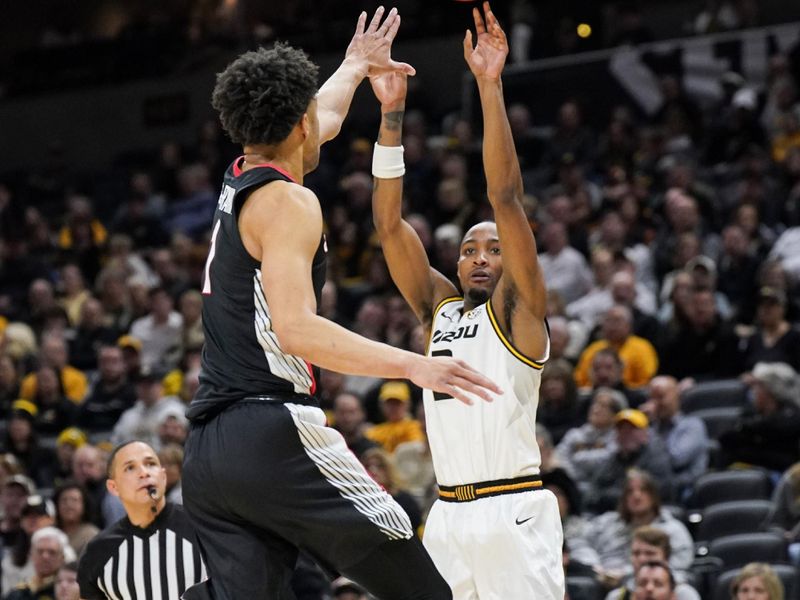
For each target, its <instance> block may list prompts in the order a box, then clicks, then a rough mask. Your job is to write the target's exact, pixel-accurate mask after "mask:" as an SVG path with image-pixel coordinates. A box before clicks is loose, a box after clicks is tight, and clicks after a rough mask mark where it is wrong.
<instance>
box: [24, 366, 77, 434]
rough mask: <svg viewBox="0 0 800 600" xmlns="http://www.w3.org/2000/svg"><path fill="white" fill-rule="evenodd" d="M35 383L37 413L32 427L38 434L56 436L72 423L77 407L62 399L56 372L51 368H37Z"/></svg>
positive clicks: (62, 395) (62, 394) (64, 398)
mask: <svg viewBox="0 0 800 600" xmlns="http://www.w3.org/2000/svg"><path fill="white" fill-rule="evenodd" d="M36 383H37V385H36V396H35V397H34V404H35V405H36V408H37V409H38V412H37V414H36V419H35V421H34V425H33V427H34V429H35V430H36V433H38V434H42V435H49V436H52V435H56V434H58V433H60V432H61V431H63V430H64V429H66V428H67V427H69V426H71V425H72V424H73V423H74V421H75V415H76V413H77V412H78V407H77V406H75V403H73V402H70V401H69V400H67V398H66V397H64V392H63V390H62V389H61V382H60V381H59V379H58V372H56V370H55V369H53V368H52V367H49V366H47V365H42V366H41V367H39V369H38V370H37V371H36Z"/></svg>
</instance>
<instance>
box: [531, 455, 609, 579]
mask: <svg viewBox="0 0 800 600" xmlns="http://www.w3.org/2000/svg"><path fill="white" fill-rule="evenodd" d="M542 487H543V488H545V489H547V490H550V491H551V492H552V493H553V494H555V497H556V500H557V501H558V512H559V515H560V517H561V527H562V528H563V530H564V540H566V541H568V542H569V550H570V556H571V558H572V559H573V560H574V561H575V562H577V563H581V564H587V565H588V564H595V563H596V561H597V553H596V552H595V551H594V549H593V548H592V547H591V546H589V545H588V544H587V542H586V530H587V528H588V526H589V521H588V520H587V519H586V518H585V517H583V516H582V515H581V493H580V491H579V490H578V487H577V486H576V485H575V482H574V481H573V480H572V478H571V477H570V476H569V475H568V474H567V472H566V471H565V470H564V469H555V470H552V471H548V472H546V473H544V472H543V473H542Z"/></svg>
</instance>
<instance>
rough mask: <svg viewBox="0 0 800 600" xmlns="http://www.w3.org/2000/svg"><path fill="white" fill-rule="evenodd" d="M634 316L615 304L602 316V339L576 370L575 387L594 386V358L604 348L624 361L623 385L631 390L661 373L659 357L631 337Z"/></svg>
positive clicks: (650, 347)
mask: <svg viewBox="0 0 800 600" xmlns="http://www.w3.org/2000/svg"><path fill="white" fill-rule="evenodd" d="M632 330H633V315H632V313H631V310H630V309H629V308H628V307H627V306H623V305H621V304H616V305H614V306H612V307H611V308H610V309H608V311H607V312H606V314H605V315H604V316H603V324H602V335H603V337H602V338H601V339H599V340H597V341H596V342H593V343H591V344H589V346H588V347H587V348H586V349H585V350H584V351H583V353H582V354H581V356H580V358H579V359H578V366H577V367H575V373H574V375H575V383H576V384H577V385H578V387H581V388H585V387H589V386H591V385H592V382H591V379H590V376H589V370H590V367H591V364H592V359H593V358H594V355H595V354H596V353H597V352H598V351H599V350H601V349H602V348H613V349H614V350H616V351H617V354H619V357H620V359H621V360H622V365H623V366H622V381H623V383H624V384H625V385H626V386H627V387H629V388H639V387H642V386H644V385H647V383H648V382H649V381H650V380H651V379H652V378H653V376H654V375H655V374H656V373H657V372H658V354H657V353H656V349H655V348H654V347H653V345H652V344H651V343H650V342H648V341H647V340H646V339H644V338H641V337H639V336H636V335H632V333H631V332H632Z"/></svg>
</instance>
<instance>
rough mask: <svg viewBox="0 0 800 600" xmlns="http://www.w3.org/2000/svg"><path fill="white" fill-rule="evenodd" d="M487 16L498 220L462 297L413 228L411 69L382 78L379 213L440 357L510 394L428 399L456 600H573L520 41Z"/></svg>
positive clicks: (431, 547) (397, 269)
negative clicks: (517, 92)
mask: <svg viewBox="0 0 800 600" xmlns="http://www.w3.org/2000/svg"><path fill="white" fill-rule="evenodd" d="M483 11H484V15H481V13H480V11H478V9H475V10H474V11H473V16H474V19H475V28H476V30H477V45H476V46H475V47H474V48H473V39H472V33H471V32H469V31H468V32H467V34H466V37H465V38H464V57H465V59H466V61H467V64H468V65H469V68H470V70H471V71H472V73H473V74H474V76H475V79H476V81H477V83H478V90H479V93H480V99H481V106H482V111H483V120H484V128H485V130H484V138H483V162H484V168H485V171H486V180H487V187H488V189H487V192H488V197H489V202H490V203H491V206H492V208H493V210H494V216H495V219H496V223H493V222H484V223H479V224H477V225H475V226H474V227H472V228H471V229H470V230H469V231H468V232H467V233H466V235H465V236H464V239H463V240H462V242H461V250H460V256H459V260H458V278H459V282H460V284H461V287H462V289H463V292H464V294H463V297H462V296H460V295H459V294H458V291H457V290H456V288H455V287H454V286H453V285H452V284H451V283H450V282H449V281H448V280H447V279H446V278H445V277H444V276H443V275H442V274H440V273H438V272H437V271H436V270H434V269H432V268H431V267H430V263H429V261H428V257H427V256H426V254H425V250H424V248H423V246H422V243H421V242H420V240H419V238H418V237H417V235H416V233H415V232H414V230H413V229H412V228H411V226H410V225H409V224H408V223H406V222H405V221H404V220H403V219H402V215H401V199H402V174H403V172H404V166H403V158H402V152H403V150H402V146H401V145H400V143H401V136H402V120H403V114H404V111H405V97H406V76H405V75H404V74H402V73H399V72H384V73H381V74H378V75H374V76H373V77H371V79H370V81H371V84H372V88H373V91H374V93H375V95H376V96H377V98H378V100H379V101H380V102H381V113H382V119H381V126H380V133H379V136H378V143H377V144H376V147H375V155H374V158H373V175H374V176H375V178H376V179H375V190H374V195H373V213H374V220H375V225H376V228H377V230H378V233H379V236H380V239H381V243H382V245H383V250H384V253H385V256H386V260H387V262H388V265H389V269H390V272H391V275H392V278H393V279H394V281H395V283H396V284H397V286H398V288H399V289H400V291H401V292H402V294H403V296H404V297H405V298H406V300H407V301H408V303H409V304H410V305H411V307H412V309H413V310H414V312H415V313H416V315H417V317H418V318H419V319H420V321H421V322H422V323H423V324H424V325H425V326H426V327H428V328H429V330H430V334H431V337H430V342H429V347H428V355H429V356H452V357H454V358H459V359H463V360H465V361H467V362H468V363H469V364H472V365H475V366H476V367H477V368H478V370H479V371H481V372H482V373H483V374H484V375H486V376H487V377H488V378H489V379H492V380H494V381H496V382H498V383H499V385H500V387H502V388H503V389H504V390H505V393H504V394H503V395H502V396H501V397H499V398H497V399H495V401H494V402H492V403H485V402H481V403H476V404H474V405H472V406H467V405H465V404H463V403H461V402H458V401H457V400H455V399H454V398H453V397H452V396H450V395H448V394H446V393H440V392H436V391H430V390H425V392H424V400H425V413H426V420H427V430H428V436H429V438H430V445H431V451H432V453H433V463H434V468H435V471H436V477H437V480H438V483H439V488H440V498H439V500H438V501H437V502H436V504H435V505H434V506H433V508H432V510H431V512H430V515H429V517H428V522H427V525H426V528H425V537H424V543H425V546H426V548H427V549H428V551H429V552H430V554H431V556H432V558H433V559H434V562H435V564H436V566H437V568H438V569H439V571H440V572H441V573H442V574H443V575H444V577H445V579H446V580H447V582H448V583H449V584H450V586H451V587H452V589H453V596H454V598H457V599H458V598H461V599H467V598H469V599H474V598H480V599H482V600H484V599H489V598H498V599H499V598H503V599H506V598H537V600H542V599H547V600H551V599H552V600H556V599H558V600H561V599H562V598H563V597H564V576H563V569H562V566H561V544H562V537H563V534H562V531H561V524H560V520H559V515H558V507H557V504H556V500H555V497H554V496H553V495H552V494H551V493H550V492H549V491H548V490H543V489H542V487H541V480H540V478H539V462H540V457H539V449H538V446H537V443H536V438H535V433H534V432H535V420H536V407H537V404H538V394H539V382H540V377H541V369H542V366H543V362H544V361H545V360H546V359H547V356H548V352H549V339H548V334H547V328H546V325H545V320H544V317H545V304H546V293H545V283H544V280H543V275H542V271H541V269H540V267H539V263H538V258H537V253H536V243H535V240H534V237H533V234H532V232H531V229H530V226H529V224H528V221H527V219H526V216H525V213H524V211H523V208H522V204H521V202H520V201H521V199H522V193H523V191H522V177H521V174H520V169H519V163H518V160H517V155H516V151H515V148H514V143H513V140H512V137H511V130H510V127H509V123H508V117H507V115H506V111H505V105H504V99H503V88H502V82H501V73H502V70H503V67H504V65H505V60H506V57H507V55H508V43H507V41H506V36H505V33H504V32H503V30H502V29H501V28H500V25H499V24H498V22H497V19H496V18H495V16H494V15H493V14H492V12H491V9H490V7H489V4H488V3H485V4H484V7H483Z"/></svg>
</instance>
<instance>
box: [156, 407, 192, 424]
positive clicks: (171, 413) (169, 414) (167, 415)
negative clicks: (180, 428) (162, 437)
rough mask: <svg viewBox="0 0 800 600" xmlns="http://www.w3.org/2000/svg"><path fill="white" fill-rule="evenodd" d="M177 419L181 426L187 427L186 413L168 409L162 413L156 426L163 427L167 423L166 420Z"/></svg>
mask: <svg viewBox="0 0 800 600" xmlns="http://www.w3.org/2000/svg"><path fill="white" fill-rule="evenodd" d="M172 418H175V419H178V421H179V422H180V423H181V424H183V425H188V424H189V420H188V419H187V418H186V411H185V410H184V409H181V408H177V407H175V408H169V409H167V410H165V411H164V413H163V414H162V415H161V417H160V418H159V419H158V424H159V425H163V424H164V423H166V422H167V419H172Z"/></svg>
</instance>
